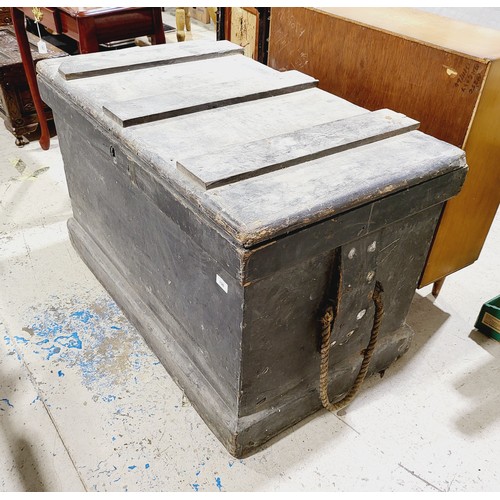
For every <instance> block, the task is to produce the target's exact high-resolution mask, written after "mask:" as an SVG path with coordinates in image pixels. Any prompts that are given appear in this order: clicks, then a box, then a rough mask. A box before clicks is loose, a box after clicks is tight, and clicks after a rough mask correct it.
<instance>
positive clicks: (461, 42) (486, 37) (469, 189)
mask: <svg viewBox="0 0 500 500" xmlns="http://www.w3.org/2000/svg"><path fill="white" fill-rule="evenodd" d="M268 64H269V65H270V66H271V67H273V68H275V69H279V70H285V69H296V70H299V71H302V72H304V73H307V74H308V75H311V76H314V77H315V78H317V79H318V80H319V87H320V88H322V89H324V90H327V91H329V92H332V93H334V94H336V95H338V96H340V97H343V98H345V99H347V100H349V101H351V102H353V103H355V104H358V105H360V106H363V107H365V108H368V109H370V110H375V109H380V108H390V109H394V110H395V111H399V112H401V113H404V114H406V115H407V116H410V117H411V118H414V119H416V120H418V121H420V123H421V126H420V130H422V131H423V132H425V133H427V134H430V135H433V136H435V137H437V138H438V139H442V140H444V141H447V142H449V143H451V144H454V145H456V146H459V147H462V148H463V149H464V150H465V152H466V156H467V162H468V165H469V173H468V176H467V179H466V181H465V185H464V187H463V190H462V192H461V193H460V194H459V195H458V196H457V197H456V198H454V199H452V200H450V201H449V202H448V203H447V204H446V207H445V209H444V210H443V213H442V216H441V220H440V224H439V226H438V229H437V231H436V234H435V236H434V241H433V245H432V247H431V251H430V253H429V256H428V258H427V263H426V266H425V269H424V271H423V274H422V276H421V279H420V283H419V286H420V287H422V286H425V285H428V284H430V283H435V282H438V284H439V283H441V284H442V280H443V279H444V277H446V276H447V275H449V274H451V273H453V272H455V271H458V270H459V269H462V268H463V267H466V266H468V265H470V264H472V263H473V262H474V261H475V260H476V259H477V258H478V257H479V254H480V252H481V248H482V246H483V243H484V241H485V239H486V236H487V234H488V231H489V228H490V226H491V223H492V221H493V218H494V216H495V213H496V210H497V207H498V204H499V202H500V32H499V31H496V30H492V29H488V28H482V27H480V26H475V25H471V24H467V23H463V22H460V21H455V20H452V19H448V18H445V17H442V16H438V15H435V14H431V13H427V12H423V11H419V10H417V9H408V8H321V9H316V8H273V9H272V10H271V25H270V38H269V54H268ZM437 288H438V287H435V294H437V293H438V290H437Z"/></svg>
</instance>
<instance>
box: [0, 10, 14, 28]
mask: <svg viewBox="0 0 500 500" xmlns="http://www.w3.org/2000/svg"><path fill="white" fill-rule="evenodd" d="M11 24H12V18H11V17H10V8H9V7H0V26H10V25H11Z"/></svg>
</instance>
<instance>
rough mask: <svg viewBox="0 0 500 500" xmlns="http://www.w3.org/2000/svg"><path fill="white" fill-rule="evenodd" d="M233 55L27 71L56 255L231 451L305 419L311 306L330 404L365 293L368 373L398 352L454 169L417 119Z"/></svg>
mask: <svg viewBox="0 0 500 500" xmlns="http://www.w3.org/2000/svg"><path fill="white" fill-rule="evenodd" d="M125 51H127V52H126V53H125ZM242 52H243V50H242V49H241V48H240V47H239V46H237V45H235V44H232V43H229V42H227V41H220V42H215V41H205V40H203V41H191V42H184V43H180V44H177V43H176V44H168V45H164V46H160V47H144V48H143V49H140V50H138V49H124V50H123V51H119V52H114V53H107V54H106V55H105V57H103V56H104V54H87V55H83V56H78V57H74V58H67V59H66V61H65V62H62V63H61V64H59V61H55V60H52V61H51V60H48V61H43V62H42V63H41V64H40V65H39V67H38V71H39V77H38V78H39V85H40V89H41V91H42V96H43V98H44V100H45V101H46V102H47V103H49V104H50V106H51V107H52V109H53V111H54V116H55V120H56V125H57V130H58V134H59V145H60V149H61V153H62V156H63V159H64V164H65V171H66V178H67V180H68V189H69V194H70V197H71V202H72V207H73V214H74V216H73V218H72V219H70V221H69V222H68V228H69V232H70V236H71V239H72V242H73V244H74V245H75V247H76V248H77V249H78V251H79V253H80V255H81V256H82V258H83V259H84V260H85V261H86V262H87V264H88V265H89V267H90V268H91V269H92V271H93V272H94V273H95V275H96V276H97V277H98V279H99V280H100V281H101V282H102V283H103V284H104V286H105V287H106V288H107V290H108V291H109V292H110V294H111V295H112V296H113V297H114V299H115V300H116V301H117V303H118V304H120V306H121V307H122V308H123V310H124V311H125V313H126V314H127V316H128V317H129V318H130V319H131V321H133V322H134V324H135V325H136V326H137V328H138V329H139V331H140V332H141V333H142V335H143V336H144V337H145V339H146V340H147V341H148V343H149V345H150V346H151V347H152V349H153V350H154V352H155V353H156V354H157V355H158V357H159V359H160V360H161V361H162V362H163V364H164V366H165V367H166V368H167V369H168V370H169V372H170V373H171V374H172V376H173V379H174V380H176V381H177V382H178V383H179V384H180V385H181V386H182V388H183V389H184V391H185V393H186V395H187V397H188V398H189V399H190V401H191V402H192V403H193V406H194V407H195V408H196V409H197V410H198V411H199V413H200V414H201V416H202V417H203V418H204V419H205V421H206V422H207V423H208V425H209V426H210V427H211V428H212V429H213V431H214V432H215V434H216V435H217V436H218V437H219V438H220V439H221V441H222V442H223V444H224V445H225V446H226V447H227V448H228V450H229V451H230V452H231V453H233V454H235V455H236V456H242V455H245V454H248V453H251V452H253V451H255V449H256V447H257V446H258V445H260V444H261V443H264V442H265V441H267V440H269V439H270V438H272V437H273V436H275V435H276V434H278V433H279V432H281V431H282V430H283V429H285V428H287V427H289V426H290V425H293V424H294V423H296V422H298V421H300V420H301V419H303V418H304V417H306V416H307V415H309V414H310V413H313V412H314V411H316V410H318V409H320V408H321V407H322V400H321V399H320V391H319V387H320V377H319V373H320V354H319V352H318V344H319V341H320V333H321V329H320V320H321V318H323V319H324V318H325V315H324V313H325V309H326V312H328V308H329V307H332V308H335V311H336V314H335V321H334V323H333V333H332V337H331V344H330V343H327V344H326V346H327V347H330V348H331V357H332V363H331V367H330V370H329V371H328V369H327V370H326V372H327V375H328V376H329V379H330V384H329V388H330V391H331V392H330V394H331V396H330V399H331V400H332V401H338V400H339V399H341V398H342V397H343V395H344V394H345V392H347V391H348V390H349V389H350V388H351V386H352V384H353V382H354V379H355V378H356V375H357V372H358V371H359V367H360V365H361V361H362V358H363V354H362V353H363V352H364V349H365V348H366V346H367V344H368V339H369V338H370V336H371V330H372V324H373V322H374V305H373V300H372V296H373V294H374V292H375V291H377V290H378V286H377V282H380V283H381V284H382V285H383V288H384V292H383V302H384V304H385V315H384V317H383V320H382V326H381V329H380V332H379V336H378V340H377V344H376V348H375V351H374V354H373V358H372V359H371V361H370V364H369V372H370V373H376V372H379V371H381V370H384V369H385V368H387V367H388V366H389V365H390V364H391V363H392V362H393V361H394V360H395V359H397V358H399V357H400V356H401V355H402V354H403V353H404V352H405V351H406V350H407V349H408V347H409V345H410V342H411V338H412V335H413V333H412V330H411V329H410V328H409V327H408V326H407V325H406V323H405V317H406V314H407V312H408V309H409V307H410V303H411V301H412V298H413V296H414V293H415V286H416V284H417V280H418V277H419V275H420V273H421V270H422V266H423V264H424V261H425V257H426V255H427V251H428V248H429V245H430V242H431V239H432V235H433V233H434V229H435V225H436V223H437V219H438V217H439V214H440V212H441V209H442V204H443V202H444V201H445V200H446V199H448V198H449V197H451V196H453V195H455V194H456V193H457V192H458V190H459V189H460V186H461V184H462V182H463V179H464V177H465V173H466V168H465V167H466V165H465V160H464V153H463V151H462V150H460V149H459V148H456V147H454V146H451V145H449V144H446V143H444V142H442V141H438V140H437V139H434V138H432V137H429V136H427V135H425V134H423V133H421V132H419V131H418V130H415V129H416V128H417V127H418V123H417V122H416V121H414V120H411V119H409V118H407V117H406V116H404V115H401V114H398V113H394V112H392V111H390V110H387V109H385V110H380V111H377V112H367V110H365V109H363V108H361V107H359V106H355V105H354V104H351V103H349V102H347V101H345V100H343V99H340V98H338V97H336V96H334V95H332V94H329V93H327V92H324V91H322V90H319V89H318V88H316V83H317V82H316V80H315V79H314V78H311V77H309V76H307V75H305V74H303V73H300V72H298V71H289V72H278V71H275V70H273V69H271V68H269V67H267V66H265V65H263V64H260V63H258V62H256V61H254V60H252V59H251V58H249V57H244V56H243V55H242ZM182 63H184V64H182ZM138 69H141V71H136V70H138ZM132 72H133V74H134V77H133V78H131V77H130V74H131V73H132ZM179 82H182V85H179ZM172 89H175V90H174V91H173V90H172ZM328 326H329V327H332V322H331V321H329V322H328ZM323 380H325V379H323ZM327 381H328V379H326V380H325V382H327ZM321 386H322V387H324V385H323V384H322V385H321Z"/></svg>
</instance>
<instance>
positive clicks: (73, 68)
mask: <svg viewBox="0 0 500 500" xmlns="http://www.w3.org/2000/svg"><path fill="white" fill-rule="evenodd" d="M167 47H168V49H167V50H165V48H164V47H163V46H160V45H153V46H151V49H150V50H148V53H147V54H144V53H142V52H141V50H142V48H141V47H131V48H129V49H122V50H119V51H116V53H112V54H110V53H109V52H96V53H95V54H85V57H83V58H82V57H81V55H76V56H74V57H71V58H69V59H68V60H67V61H66V62H65V64H61V66H60V67H59V74H60V75H61V76H62V77H63V78H64V79H65V80H76V79H80V78H90V77H93V76H102V75H109V74H113V73H119V72H123V71H136V70H141V69H145V68H151V67H157V66H163V65H170V64H179V63H186V62H191V61H197V60H202V59H212V58H215V57H222V56H227V55H235V54H242V53H243V49H242V48H241V47H240V46H239V45H236V44H233V43H231V42H228V41H226V40H224V41H223V42H222V43H216V42H212V41H205V40H204V41H199V40H198V41H193V42H192V43H191V44H186V43H177V44H172V45H168V46H167Z"/></svg>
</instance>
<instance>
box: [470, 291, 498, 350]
mask: <svg viewBox="0 0 500 500" xmlns="http://www.w3.org/2000/svg"><path fill="white" fill-rule="evenodd" d="M474 326H475V328H477V329H478V330H479V331H480V332H482V333H484V334H485V335H488V337H491V338H493V339H495V340H498V341H499V342H500V295H497V296H496V297H495V298H494V299H491V300H489V301H488V302H485V303H484V304H483V307H481V312H480V313H479V316H478V317H477V320H476V324H475V325H474Z"/></svg>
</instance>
